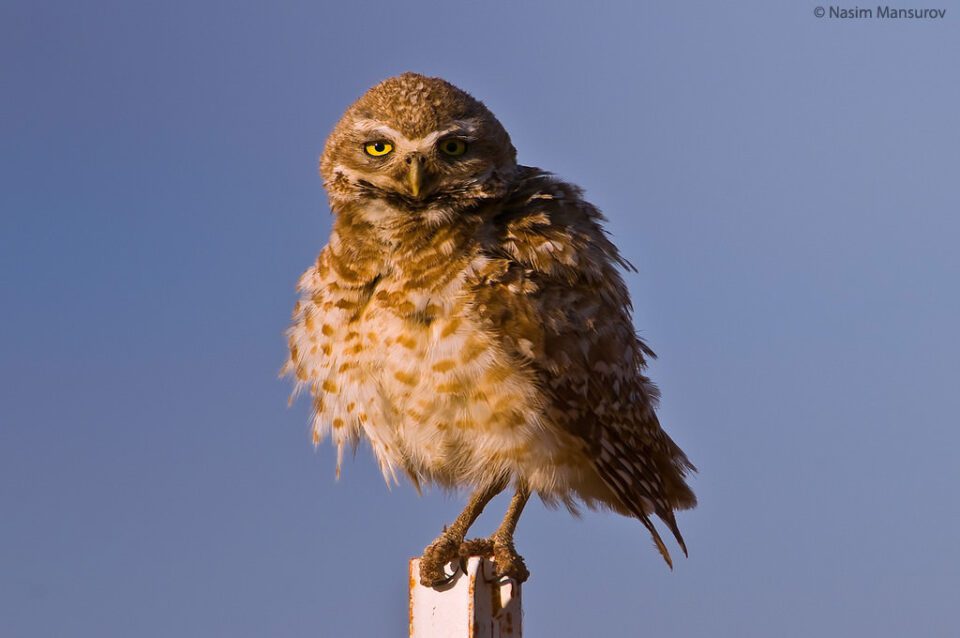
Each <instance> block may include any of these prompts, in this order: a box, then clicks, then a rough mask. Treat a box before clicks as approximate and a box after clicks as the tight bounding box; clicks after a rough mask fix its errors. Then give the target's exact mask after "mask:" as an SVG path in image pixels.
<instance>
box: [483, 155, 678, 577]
mask: <svg viewBox="0 0 960 638" xmlns="http://www.w3.org/2000/svg"><path fill="white" fill-rule="evenodd" d="M527 171H528V172H527V173H526V175H525V178H524V179H523V180H522V181H521V186H520V187H519V188H518V189H517V190H516V191H515V192H514V194H513V195H512V196H511V197H510V198H509V200H508V201H507V203H506V205H505V206H504V207H503V208H502V210H501V211H500V212H499V213H498V215H497V216H496V217H495V218H494V219H493V221H492V226H493V228H494V235H495V236H496V241H495V242H494V244H493V245H492V248H491V250H490V251H489V252H490V256H491V257H493V258H496V259H499V260H501V262H502V263H501V267H500V269H499V274H498V275H497V278H498V281H497V283H498V284H500V285H495V286H488V287H487V289H486V290H487V292H486V293H483V292H481V293H480V294H481V295H482V294H486V295H488V296H489V298H488V299H486V300H481V303H482V304H484V305H485V307H486V308H487V312H488V313H493V314H495V315H496V316H495V317H492V319H493V321H492V322H491V325H495V326H496V325H499V326H500V330H501V335H500V336H501V342H502V343H503V344H504V346H505V347H506V348H507V349H509V350H511V351H512V353H513V354H514V355H515V356H517V357H518V358H519V359H520V360H521V361H524V362H525V363H526V364H527V365H529V366H531V367H532V368H533V369H534V370H535V371H536V373H537V376H538V378H539V381H540V383H541V385H542V387H543V389H544V392H545V394H546V397H547V402H548V404H547V406H546V407H545V410H546V412H547V415H548V416H549V418H550V420H551V421H552V422H554V423H556V424H557V425H559V426H560V427H562V428H564V429H565V430H566V431H568V432H570V433H571V434H574V435H575V436H577V437H579V438H580V439H581V440H583V441H584V443H585V445H586V448H587V450H588V452H589V455H590V457H591V460H592V463H593V466H594V469H595V470H596V471H597V473H598V474H599V476H600V477H601V479H602V480H603V482H604V483H605V484H606V486H607V487H608V488H609V489H610V491H611V492H612V493H613V494H614V495H615V497H616V499H617V502H616V503H612V504H611V505H612V506H613V507H614V508H615V509H618V510H620V511H623V512H624V513H629V514H632V515H634V516H636V517H637V518H638V519H640V521H641V522H643V524H644V525H645V526H646V527H647V529H649V530H650V532H651V534H652V535H653V538H654V542H655V544H656V546H657V548H658V549H659V550H660V552H661V554H662V555H663V557H664V559H665V560H666V561H667V563H668V564H671V560H670V555H669V553H668V552H667V549H666V547H665V546H664V544H663V542H662V540H661V539H660V536H659V534H658V533H657V531H656V529H655V528H654V526H653V523H652V522H651V521H650V515H652V514H656V515H657V516H658V517H660V518H661V519H662V520H663V521H664V522H665V523H666V524H667V526H668V527H669V528H670V530H671V531H672V532H673V534H674V536H675V537H676V539H677V542H678V543H679V544H680V546H681V547H682V548H683V550H684V553H686V547H685V545H684V542H683V538H682V536H681V535H680V531H679V530H678V528H677V524H676V520H675V518H674V515H673V510H675V509H685V508H689V507H693V506H694V505H695V503H696V498H695V497H694V495H693V492H692V491H691V490H690V488H689V486H687V484H686V482H685V480H684V477H685V476H686V474H687V473H688V472H689V471H692V470H695V468H694V466H693V465H692V464H691V463H690V461H689V460H688V459H687V457H686V455H685V454H684V453H683V452H682V451H681V450H680V448H679V447H678V446H677V445H676V444H675V443H674V442H673V441H672V440H671V439H670V437H669V436H668V435H667V434H666V433H665V432H664V431H663V429H662V428H661V427H660V423H659V421H658V419H657V416H656V413H655V411H654V410H655V407H656V404H657V399H658V396H659V395H658V391H657V389H656V387H655V386H654V385H653V383H652V382H651V381H650V380H649V379H648V378H647V377H646V376H645V375H644V374H643V370H644V368H645V367H646V362H647V358H648V357H653V356H655V355H654V354H653V352H652V351H651V350H650V348H648V347H647V345H646V344H644V343H643V341H642V340H641V339H640V338H639V337H638V336H637V334H636V331H635V330H634V327H633V323H632V319H631V305H630V298H629V293H628V291H627V288H626V285H625V284H624V282H623V279H622V277H621V276H620V273H619V271H618V267H619V268H623V269H633V267H632V266H631V265H630V264H629V263H628V262H627V261H626V260H624V259H623V258H622V257H621V256H620V254H619V252H618V251H617V249H616V247H615V246H614V245H613V244H612V242H610V240H609V239H608V238H607V236H606V234H605V232H604V230H603V228H602V225H601V224H602V222H603V221H604V218H603V216H602V215H601V213H600V212H599V211H598V210H597V209H596V208H595V207H594V206H592V205H591V204H589V203H588V202H586V201H584V200H583V198H582V197H581V191H580V190H579V189H578V188H576V187H575V186H572V185H570V184H567V183H564V182H561V181H559V180H557V179H555V178H554V177H553V176H551V175H549V174H546V173H543V172H540V171H536V170H535V169H527ZM505 291H506V294H505Z"/></svg>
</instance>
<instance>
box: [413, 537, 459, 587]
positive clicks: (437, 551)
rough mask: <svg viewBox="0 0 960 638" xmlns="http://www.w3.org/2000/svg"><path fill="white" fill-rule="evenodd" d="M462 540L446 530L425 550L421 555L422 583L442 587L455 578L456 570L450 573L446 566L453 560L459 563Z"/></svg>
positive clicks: (425, 585)
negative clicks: (450, 534)
mask: <svg viewBox="0 0 960 638" xmlns="http://www.w3.org/2000/svg"><path fill="white" fill-rule="evenodd" d="M461 542H462V541H461V540H460V539H457V538H453V537H451V536H449V535H448V534H447V533H446V532H444V533H443V534H441V535H440V537H439V538H437V540H435V541H433V542H432V543H430V544H429V545H428V546H427V548H426V549H424V550H423V556H421V557H420V584H421V585H423V586H424V587H442V586H443V585H446V584H447V583H449V582H450V581H451V580H453V578H454V576H456V572H454V573H453V574H448V573H447V570H446V569H445V567H446V566H447V564H448V563H451V562H453V563H456V564H459V559H460V544H461Z"/></svg>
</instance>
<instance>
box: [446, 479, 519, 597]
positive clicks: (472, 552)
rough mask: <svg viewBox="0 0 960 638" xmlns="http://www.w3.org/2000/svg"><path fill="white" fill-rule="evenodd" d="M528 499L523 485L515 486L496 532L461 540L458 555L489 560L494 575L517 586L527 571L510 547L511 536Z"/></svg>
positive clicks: (513, 549)
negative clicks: (514, 491) (462, 541)
mask: <svg viewBox="0 0 960 638" xmlns="http://www.w3.org/2000/svg"><path fill="white" fill-rule="evenodd" d="M529 498H530V490H529V489H528V488H527V486H526V485H525V484H523V483H520V484H518V485H517V491H516V493H515V494H514V495H513V498H512V499H511V500H510V506H509V507H508V508H507V513H506V515H505V516H504V517H503V522H502V523H500V527H498V528H497V531H495V532H494V533H493V536H491V537H490V538H477V539H471V540H468V541H465V542H464V543H463V544H462V545H461V546H460V554H461V556H464V557H466V556H487V557H492V558H493V562H494V563H495V564H496V567H497V576H499V577H507V578H512V579H514V580H516V581H517V582H518V583H522V582H524V581H525V580H527V578H529V577H530V572H529V571H528V570H527V566H526V565H525V564H524V562H523V558H522V557H521V556H520V554H518V553H517V549H516V548H515V547H514V545H513V533H514V531H516V529H517V521H519V520H520V514H521V513H522V512H523V508H524V506H525V505H526V504H527V500H528V499H529Z"/></svg>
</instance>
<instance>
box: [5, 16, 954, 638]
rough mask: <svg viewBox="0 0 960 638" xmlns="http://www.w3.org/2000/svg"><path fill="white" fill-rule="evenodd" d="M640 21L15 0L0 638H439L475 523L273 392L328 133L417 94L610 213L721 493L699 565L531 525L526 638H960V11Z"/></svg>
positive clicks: (9, 80) (698, 544)
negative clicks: (451, 545)
mask: <svg viewBox="0 0 960 638" xmlns="http://www.w3.org/2000/svg"><path fill="white" fill-rule="evenodd" d="M327 4H330V3H327ZM645 4H647V3H640V2H629V3H626V2H624V3H619V4H614V3H600V2H593V3H586V2H576V3H575V2H560V1H557V0H554V1H551V2H534V1H532V0H524V1H523V2H509V3H508V2H487V3H479V2H464V1H460V0H457V1H453V2H451V1H450V0H445V1H443V2H439V1H438V2H422V1H412V2H403V3H401V2H392V1H391V2H386V1H384V2H377V3H358V2H349V3H348V2H341V3H338V4H337V5H336V6H324V3H319V2H291V3H241V2H190V3H187V2H125V1H119V0H118V1H115V2H85V3H78V2H45V1H41V0H29V1H22V0H12V1H11V0H6V1H5V2H4V3H3V4H2V7H0V60H2V62H0V93H2V96H3V97H2V99H0V139H2V150H0V211H2V217H0V300H2V301H0V306H2V313H0V320H2V331H0V635H2V636H4V637H10V638H20V637H28V638H33V637H38V638H47V637H61V636H62V637H71V638H72V637H81V638H88V637H89V638H103V637H114V636H116V637H123V638H129V637H132V636H135V637H137V638H166V637H169V636H178V637H180V638H190V637H198V638H200V637H203V638H207V637H213V636H230V637H231V638H248V637H249V638H254V637H257V638H259V637H264V636H279V637H284V638H285V637H299V636H303V637H307V636H309V637H313V638H315V637H318V636H319V637H353V636H357V637H368V636H369V637H373V636H376V637H381V636H398V637H399V636H405V635H406V627H407V620H406V605H407V598H406V586H407V578H406V573H407V572H406V560H407V559H408V558H409V557H410V556H413V555H416V554H417V553H419V551H420V550H421V549H422V548H423V546H425V545H426V544H427V543H428V542H430V541H431V540H432V539H433V537H434V536H435V535H436V534H437V533H438V532H439V531H440V529H441V526H442V525H443V524H444V523H445V522H449V521H450V520H451V519H452V518H453V516H455V514H456V513H457V511H458V510H459V508H460V507H461V506H462V504H463V498H462V496H449V495H445V494H443V493H441V492H439V491H436V490H434V491H429V492H427V493H426V494H425V496H424V497H422V498H420V497H418V496H417V495H416V493H415V492H414V490H413V489H412V488H411V487H410V486H409V485H407V484H403V485H401V486H400V487H394V488H393V489H392V490H388V489H387V488H386V487H385V486H384V483H383V481H382V479H381V477H380V473H379V471H378V470H377V468H376V464H375V463H374V461H373V459H372V457H371V454H370V452H369V450H368V449H366V448H361V450H360V452H359V453H358V455H357V457H356V459H355V460H354V461H352V462H350V461H348V462H347V463H346V465H345V468H344V476H343V478H342V479H341V481H340V482H339V483H336V482H334V454H333V450H332V449H331V448H330V446H329V445H325V446H322V447H321V448H319V449H318V450H316V451H315V450H314V449H313V448H312V446H311V444H310V438H309V435H308V426H307V405H306V401H301V402H300V403H297V404H295V405H294V407H293V408H288V407H287V396H288V393H289V389H290V384H289V383H288V381H287V380H279V379H277V372H278V370H279V368H280V366H281V364H282V363H283V360H284V356H285V340H284V337H283V331H284V330H285V328H286V325H287V322H288V320H289V313H290V309H291V307H292V305H293V302H294V300H295V295H294V290H293V288H294V283H295V280H296V278H297V276H298V275H299V274H300V272H301V271H302V270H303V269H304V268H305V267H306V266H307V265H308V264H309V263H310V261H311V260H312V259H313V258H314V256H315V255H316V253H317V252H318V251H319V249H320V248H321V246H322V245H323V244H324V243H325V241H326V237H327V233H328V231H329V225H330V216H329V214H328V209H327V206H326V199H325V196H324V193H323V190H322V187H321V183H320V180H319V178H318V177H317V175H316V162H317V157H318V155H319V153H320V150H321V148H322V144H323V141H324V138H325V136H326V135H327V133H328V132H329V131H330V129H331V127H332V126H333V124H334V123H335V122H336V120H337V119H338V118H339V117H340V114H341V113H342V111H343V109H344V108H345V107H346V106H347V105H348V104H349V103H350V102H351V101H352V100H354V99H355V98H356V97H357V96H358V95H360V94H361V93H362V92H363V91H364V90H365V89H366V88H367V87H368V86H370V85H372V84H374V83H375V82H377V81H379V80H381V79H383V78H385V77H387V76H390V75H393V74H395V73H398V72H401V71H405V70H416V71H420V72H424V73H427V74H434V75H440V76H443V77H445V78H447V79H449V80H451V81H453V82H454V83H456V84H458V85H460V86H461V87H463V88H465V89H466V90H468V91H470V92H471V93H473V94H474V95H475V96H477V97H479V98H480V99H482V100H484V101H485V102H486V104H487V105H488V106H489V107H490V108H491V110H493V112H494V113H496V114H497V115H498V117H499V118H500V119H501V120H502V122H503V123H504V124H505V126H506V127H507V129H508V130H509V131H510V133H511V135H512V136H513V140H514V142H515V144H516V146H517V148H518V150H519V156H520V160H521V162H523V163H526V164H532V165H537V166H542V167H544V168H547V169H549V170H552V171H554V172H556V173H558V174H559V175H561V176H563V177H565V178H568V179H570V180H572V181H574V182H576V183H579V184H580V185H582V186H583V187H584V188H585V189H586V191H587V194H588V196H589V198H590V199H591V200H592V201H593V202H595V203H596V204H597V205H599V206H600V207H601V208H602V209H603V210H604V211H605V212H606V214H607V215H608V217H609V218H610V224H609V229H610V231H611V232H612V234H613V237H614V239H615V241H616V242H617V244H618V245H619V246H620V247H621V249H622V251H623V253H624V254H625V256H626V257H627V258H629V259H630V260H631V261H632V262H633V263H635V264H636V265H637V266H638V268H639V270H640V272H639V273H638V274H631V275H629V276H628V282H629V285H630V287H631V290H632V293H633V298H634V302H635V306H636V324H637V327H638V329H639V331H640V333H641V334H642V335H643V336H644V337H645V338H646V339H648V340H649V342H650V344H651V345H652V346H653V348H654V349H655V350H656V351H657V352H658V354H659V355H660V359H659V360H658V361H657V362H655V363H654V365H653V366H652V369H651V374H652V376H653V377H654V379H655V380H656V381H657V382H658V383H659V384H660V386H661V389H662V391H663V404H662V409H661V419H662V421H663V423H664V424H665V426H666V428H667V429H668V431H669V432H670V433H671V435H673V437H674V438H675V439H676V440H677V441H678V442H679V443H680V444H681V445H682V446H683V447H684V448H685V449H686V450H687V452H688V453H689V455H690V457H691V459H692V460H693V461H694V462H695V463H696V464H697V465H698V466H699V468H700V474H699V475H698V476H697V477H696V478H695V479H694V482H693V485H694V488H695V489H696V491H697V493H698V495H699V497H700V502H701V505H700V506H699V508H698V509H696V510H693V511H691V512H686V513H682V514H681V515H680V517H679V520H680V526H681V528H682V529H683V531H684V534H685V536H686V539H687V543H688V545H689V547H690V550H691V551H690V558H689V559H686V560H684V559H680V560H678V561H677V566H676V569H675V570H674V571H673V572H672V573H671V572H670V571H669V570H667V568H666V567H665V566H664V565H663V563H662V561H661V560H660V558H659V557H658V556H657V554H656V552H655V551H654V550H653V548H652V545H651V542H650V540H649V538H648V535H647V533H646V532H645V531H644V530H643V528H642V527H641V525H640V524H639V523H638V522H637V521H634V520H628V519H626V518H621V517H617V516H615V515H612V514H596V513H588V514H587V515H586V516H585V517H584V518H583V519H581V520H576V519H574V518H572V517H570V516H569V515H568V514H567V513H565V512H563V511H549V510H546V509H545V508H544V507H543V506H542V505H541V504H540V503H539V502H538V501H537V502H533V503H532V504H531V506H530V507H529V509H528V511H527V512H526V514H525V516H524V518H523V519H522V520H521V522H520V527H519V530H518V534H517V544H518V548H519V550H520V551H521V553H523V554H524V555H525V557H526V559H527V562H528V565H529V566H530V567H531V569H532V572H533V577H532V578H531V580H530V581H529V583H528V585H527V586H526V588H525V591H524V603H525V612H526V616H525V618H526V627H527V635H528V636H529V637H531V638H536V637H548V636H550V637H553V636H558V637H567V636H570V637H582V636H657V637H658V638H667V637H677V638H680V637H689V636H707V635H709V636H713V637H738V638H750V637H757V638H761V637H764V638H766V637H769V636H778V637H780V638H789V637H798V638H799V637H804V638H807V637H809V636H872V637H891V638H892V637H901V636H907V635H910V636H956V635H958V632H960V620H958V619H957V613H956V605H957V601H958V600H960V585H958V576H960V549H958V539H960V499H958V497H957V492H958V489H960V453H958V450H960V428H958V418H957V415H958V414H960V391H958V389H957V387H956V386H957V380H958V378H960V342H958V338H957V334H958V326H960V285H958V282H960V249H958V239H960V218H958V217H960V178H958V167H960V83H958V81H957V69H958V67H960V5H957V4H956V3H950V2H941V3H940V4H931V5H916V6H924V7H945V8H947V15H946V17H945V19H943V20H940V21H935V22H920V23H918V22H883V21H878V20H858V21H840V20H830V19H826V18H824V19H817V18H815V17H814V7H815V6H816V5H815V4H814V3H808V2H796V1H790V2H768V1H764V2H760V1H755V2H740V3H736V6H731V5H732V4H733V3H718V2H683V3H660V4H661V5H662V6H659V7H654V6H652V3H650V4H651V6H643V5H645ZM904 6H907V5H904ZM504 507H505V502H504V500H503V499H500V500H497V501H495V502H494V504H493V505H492V506H491V507H490V511H489V513H488V515H486V516H484V518H482V519H481V521H480V523H479V524H478V525H479V526H478V528H477V530H478V531H482V532H488V531H489V530H492V529H493V527H494V526H495V525H496V522H497V520H498V519H499V517H500V515H501V513H502V511H503V508H504Z"/></svg>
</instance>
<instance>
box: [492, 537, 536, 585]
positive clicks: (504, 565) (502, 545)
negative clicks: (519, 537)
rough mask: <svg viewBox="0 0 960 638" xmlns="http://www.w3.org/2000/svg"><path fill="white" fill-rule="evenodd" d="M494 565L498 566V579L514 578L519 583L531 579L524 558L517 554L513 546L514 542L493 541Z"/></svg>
mask: <svg viewBox="0 0 960 638" xmlns="http://www.w3.org/2000/svg"><path fill="white" fill-rule="evenodd" d="M493 563H494V565H495V566H496V574H497V577H498V578H512V579H513V580H515V581H517V582H518V583H522V582H524V581H526V580H527V579H528V578H530V571H529V570H528V569H527V565H526V563H524V562H523V557H522V556H520V554H518V553H517V550H516V548H515V547H514V546H513V541H509V540H508V541H498V540H496V539H494V541H493Z"/></svg>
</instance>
